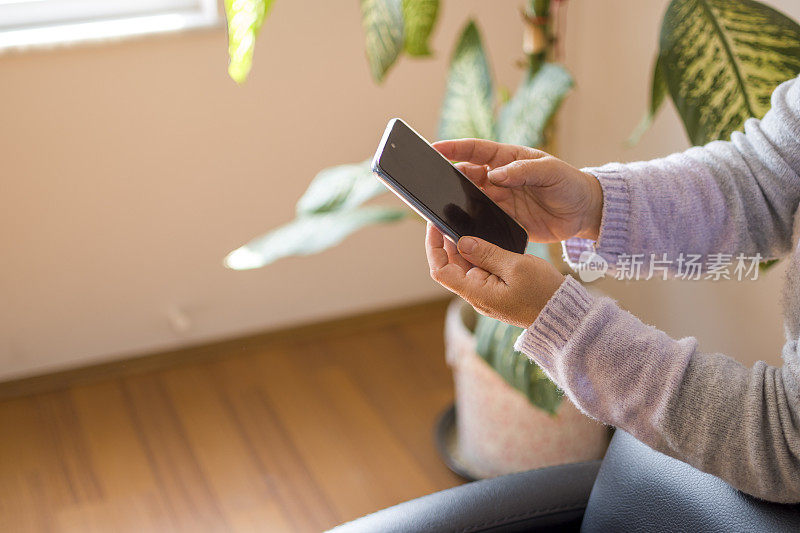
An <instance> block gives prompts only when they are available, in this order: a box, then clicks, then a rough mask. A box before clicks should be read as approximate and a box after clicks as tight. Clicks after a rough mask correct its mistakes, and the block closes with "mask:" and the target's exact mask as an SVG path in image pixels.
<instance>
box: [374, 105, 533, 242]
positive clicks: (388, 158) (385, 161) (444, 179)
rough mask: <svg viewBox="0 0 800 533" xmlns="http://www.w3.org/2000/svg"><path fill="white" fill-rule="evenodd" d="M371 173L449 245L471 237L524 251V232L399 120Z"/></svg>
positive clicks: (385, 139) (383, 141)
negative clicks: (440, 233) (434, 228)
mask: <svg viewBox="0 0 800 533" xmlns="http://www.w3.org/2000/svg"><path fill="white" fill-rule="evenodd" d="M372 171H373V172H375V174H377V176H378V178H379V179H380V180H381V181H382V182H383V183H384V184H385V185H386V186H387V187H388V188H389V190H390V191H392V192H393V193H395V194H396V195H397V196H399V197H400V199H402V200H403V201H404V202H405V203H406V204H408V206H409V207H411V208H412V209H413V210H414V211H416V212H417V213H419V214H420V216H422V218H424V219H426V220H428V221H429V222H431V223H432V224H433V225H434V226H436V227H437V228H439V231H441V232H442V233H443V234H444V236H445V237H447V238H448V239H450V240H451V241H453V242H458V239H460V238H461V237H463V236H465V235H470V236H473V237H480V238H481V239H484V240H486V241H489V242H491V243H493V244H496V245H497V246H500V247H501V248H505V249H506V250H509V251H512V252H516V253H519V254H521V253H523V252H524V251H525V247H526V246H527V244H528V234H527V232H526V231H525V229H524V228H523V227H522V226H520V225H519V223H517V221H516V220H514V219H513V218H511V217H510V216H509V215H508V214H507V213H506V212H505V211H503V210H502V209H501V208H500V207H499V206H498V205H497V204H496V203H494V202H493V201H492V200H491V199H490V198H489V197H488V196H486V194H484V192H483V191H481V190H480V189H479V188H478V187H477V186H476V185H475V184H474V183H472V182H471V181H469V179H467V177H466V176H464V174H462V173H461V172H460V171H459V170H458V169H457V168H456V167H454V166H453V165H452V164H451V163H450V161H448V160H447V159H445V157H444V156H443V155H442V154H440V153H439V152H437V151H436V150H435V149H434V148H433V146H431V145H430V143H429V142H428V141H426V140H425V139H424V138H423V137H422V136H421V135H420V134H418V133H417V132H416V131H414V130H413V129H412V128H411V127H410V126H409V125H408V124H406V123H405V122H403V121H402V120H400V119H399V118H393V119H392V120H390V121H389V124H388V125H387V126H386V131H384V132H383V137H382V138H381V144H380V145H379V146H378V150H377V151H376V152H375V157H374V158H373V159H372Z"/></svg>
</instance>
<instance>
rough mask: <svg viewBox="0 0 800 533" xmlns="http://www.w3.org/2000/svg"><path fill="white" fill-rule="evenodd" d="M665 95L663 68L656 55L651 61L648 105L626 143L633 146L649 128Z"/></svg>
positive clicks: (665, 86) (665, 85) (665, 84)
mask: <svg viewBox="0 0 800 533" xmlns="http://www.w3.org/2000/svg"><path fill="white" fill-rule="evenodd" d="M666 95H667V82H666V81H665V80H664V69H663V68H662V67H661V61H660V60H659V58H658V57H657V58H656V60H655V61H654V62H653V78H652V80H651V81H650V107H649V108H648V110H647V113H646V114H645V116H644V117H642V120H641V122H639V125H638V126H636V129H635V130H633V133H631V136H630V137H628V140H627V141H626V144H628V145H629V146H633V145H634V144H636V143H638V142H639V140H640V139H641V138H642V135H644V132H646V131H647V130H648V129H650V126H651V125H652V124H653V120H654V119H655V117H656V113H658V110H659V109H660V108H661V104H663V103H664V97H665V96H666Z"/></svg>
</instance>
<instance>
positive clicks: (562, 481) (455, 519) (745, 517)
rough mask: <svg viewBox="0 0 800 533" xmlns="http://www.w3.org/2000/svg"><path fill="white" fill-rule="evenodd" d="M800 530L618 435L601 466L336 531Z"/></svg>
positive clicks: (421, 502)
mask: <svg viewBox="0 0 800 533" xmlns="http://www.w3.org/2000/svg"><path fill="white" fill-rule="evenodd" d="M578 530H581V531H589V532H593V531H599V532H609V531H612V532H613V531H681V532H683V531H691V532H695V531H712V532H716V531H719V532H725V533H731V532H738V531H742V532H752V531H757V532H768V531H792V532H800V505H778V504H774V503H768V502H764V501H761V500H757V499H755V498H752V497H750V496H747V495H745V494H742V493H741V492H739V491H737V490H735V489H733V488H732V487H731V486H730V485H728V484H727V483H725V482H723V481H722V480H720V479H719V478H716V477H714V476H712V475H710V474H705V473H703V472H700V471H699V470H697V469H695V468H693V467H691V466H689V465H687V464H686V463H683V462H681V461H678V460H675V459H672V458H670V457H667V456H666V455H663V454H661V453H658V452H656V451H654V450H652V449H650V448H649V447H647V446H646V445H644V444H642V443H641V442H639V441H637V440H636V439H634V438H633V437H631V436H630V435H629V434H627V433H625V432H623V431H617V432H616V433H615V435H614V438H613V439H612V440H611V445H610V446H609V448H608V452H607V453H606V456H605V458H604V459H603V460H602V461H593V462H588V463H576V464H569V465H562V466H554V467H550V468H542V469H538V470H531V471H529V472H522V473H519V474H511V475H507V476H501V477H497V478H494V479H487V480H483V481H475V482H473V483H468V484H466V485H462V486H460V487H455V488H452V489H448V490H444V491H441V492H437V493H434V494H430V495H428V496H423V497H422V498H417V499H416V500H411V501H408V502H404V503H401V504H399V505H395V506H394V507H390V508H388V509H383V510H381V511H378V512H376V513H373V514H371V515H367V516H364V517H362V518H359V519H357V520H354V521H352V522H348V523H346V524H342V525H341V526H339V527H337V528H335V529H334V530H333V531H335V532H336V533H356V532H358V533H362V532H373V531H380V532H387V533H388V532H395V531H397V532H400V531H402V532H417V531H418V532H445V531H447V532H464V533H467V532H470V533H472V532H478V531H492V532H497V531H578Z"/></svg>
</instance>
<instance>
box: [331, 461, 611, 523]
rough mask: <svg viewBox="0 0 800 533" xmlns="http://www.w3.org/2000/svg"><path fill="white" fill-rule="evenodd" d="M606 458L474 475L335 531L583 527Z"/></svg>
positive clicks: (362, 518)
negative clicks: (478, 478) (468, 480)
mask: <svg viewBox="0 0 800 533" xmlns="http://www.w3.org/2000/svg"><path fill="white" fill-rule="evenodd" d="M599 468H600V461H589V462H585V463H572V464H566V465H560V466H552V467H549V468H540V469H537V470H530V471H528V472H521V473H519V474H509V475H506V476H500V477H496V478H492V479H484V480H481V481H474V482H472V483H467V484H466V485H461V486H459V487H454V488H452V489H447V490H443V491H440V492H435V493H433V494H429V495H427V496H423V497H421V498H417V499H415V500H411V501H407V502H404V503H401V504H398V505H395V506H393V507H389V508H387V509H383V510H380V511H377V512H375V513H372V514H370V515H367V516H363V517H361V518H358V519H356V520H353V521H352V522H347V523H345V524H342V525H340V526H338V527H336V528H334V529H333V530H332V531H333V532H335V533H360V532H367V531H369V532H372V531H383V532H387V533H390V532H395V531H397V532H399V531H403V532H407V531H415V532H426V533H432V532H440V531H441V532H444V531H448V532H451V531H461V532H477V531H537V530H540V531H545V530H548V529H551V528H552V529H555V528H558V530H559V531H569V530H570V529H573V530H575V531H577V530H578V529H579V528H580V523H581V519H582V517H583V513H584V510H585V509H586V503H587V502H588V501H589V494H590V492H591V490H592V484H593V483H594V479H595V477H596V476H597V471H598V470H599Z"/></svg>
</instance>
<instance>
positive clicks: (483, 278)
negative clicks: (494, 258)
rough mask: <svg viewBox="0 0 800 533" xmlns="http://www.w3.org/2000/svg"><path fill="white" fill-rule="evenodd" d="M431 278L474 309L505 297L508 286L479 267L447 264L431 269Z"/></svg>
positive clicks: (491, 304)
mask: <svg viewBox="0 0 800 533" xmlns="http://www.w3.org/2000/svg"><path fill="white" fill-rule="evenodd" d="M431 275H432V276H433V279H435V280H436V281H437V282H439V283H440V284H441V285H443V286H444V287H446V288H448V289H449V290H450V291H452V292H454V293H456V294H458V295H459V296H461V297H462V298H463V299H465V300H466V301H468V302H469V303H470V304H472V305H473V306H474V307H475V308H476V309H486V308H492V307H493V306H495V305H496V303H497V302H502V301H503V300H504V299H505V298H506V297H507V292H508V287H507V286H506V284H505V282H503V280H501V279H500V278H498V277H497V276H495V275H494V274H492V273H490V272H487V271H485V270H483V269H482V268H480V267H472V268H470V269H469V270H467V271H464V270H463V269H460V268H458V267H457V266H456V265H454V264H449V265H447V266H446V267H445V268H442V269H439V270H437V271H431Z"/></svg>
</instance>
